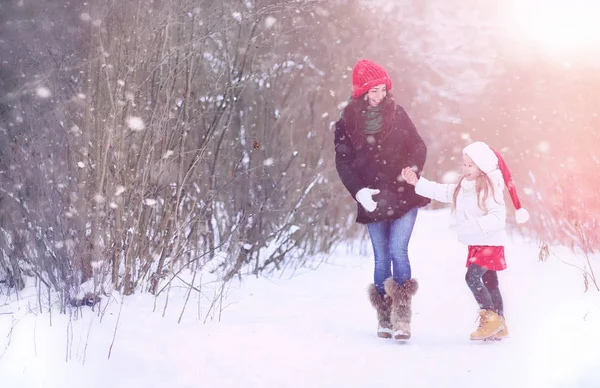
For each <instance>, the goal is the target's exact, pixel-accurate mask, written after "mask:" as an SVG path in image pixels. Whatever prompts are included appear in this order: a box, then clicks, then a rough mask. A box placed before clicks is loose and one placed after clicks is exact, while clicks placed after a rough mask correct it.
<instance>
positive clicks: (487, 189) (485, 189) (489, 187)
mask: <svg viewBox="0 0 600 388" xmlns="http://www.w3.org/2000/svg"><path fill="white" fill-rule="evenodd" d="M463 179H465V177H464V176H463V177H462V178H460V180H459V181H458V184H457V185H456V189H454V194H453V195H452V211H453V212H454V211H455V210H456V199H457V198H458V192H459V191H460V189H461V187H460V184H461V183H462V181H463ZM475 192H476V193H477V206H478V207H479V208H480V209H481V210H483V211H484V213H485V214H487V212H488V208H487V206H486V205H485V201H486V200H487V199H488V197H489V195H490V193H491V194H492V198H494V201H496V192H495V189H494V184H493V183H492V180H491V179H490V177H489V176H487V174H483V173H482V174H480V175H479V176H478V177H477V178H476V179H475Z"/></svg>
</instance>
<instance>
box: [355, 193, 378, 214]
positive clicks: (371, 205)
mask: <svg viewBox="0 0 600 388" xmlns="http://www.w3.org/2000/svg"><path fill="white" fill-rule="evenodd" d="M375 194H379V190H377V189H370V188H368V187H364V188H362V189H360V190H358V192H357V193H356V200H357V201H358V203H360V204H361V205H362V207H364V208H365V210H366V211H368V212H372V211H374V210H375V209H376V208H377V202H375V201H373V196H374V195H375Z"/></svg>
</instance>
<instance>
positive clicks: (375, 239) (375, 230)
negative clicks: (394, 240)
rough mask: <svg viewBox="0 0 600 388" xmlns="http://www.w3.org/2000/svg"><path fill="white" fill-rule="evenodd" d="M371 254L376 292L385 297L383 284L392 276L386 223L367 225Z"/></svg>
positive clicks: (388, 226) (388, 225) (388, 232)
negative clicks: (373, 255)
mask: <svg viewBox="0 0 600 388" xmlns="http://www.w3.org/2000/svg"><path fill="white" fill-rule="evenodd" d="M367 228H368V229H369V236H371V244H372V245H373V253H374V254H375V270H374V273H373V280H374V283H375V287H376V288H377V291H379V293H380V294H381V295H385V289H384V288H383V282H384V281H385V279H387V278H389V277H390V276H392V271H391V268H390V267H391V259H390V223H389V222H388V221H378V222H373V223H370V224H368V225H367Z"/></svg>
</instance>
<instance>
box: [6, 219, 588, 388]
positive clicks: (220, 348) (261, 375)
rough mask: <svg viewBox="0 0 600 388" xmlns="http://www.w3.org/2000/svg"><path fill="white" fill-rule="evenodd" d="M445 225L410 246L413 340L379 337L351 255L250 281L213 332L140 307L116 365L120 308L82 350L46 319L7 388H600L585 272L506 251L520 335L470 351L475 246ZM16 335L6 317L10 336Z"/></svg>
mask: <svg viewBox="0 0 600 388" xmlns="http://www.w3.org/2000/svg"><path fill="white" fill-rule="evenodd" d="M445 217H446V213H445V212H443V211H441V212H431V211H430V212H421V214H420V215H419V220H418V222H417V226H416V229H415V232H414V233H415V234H414V238H413V240H412V242H411V246H410V256H411V261H412V263H413V276H414V277H415V278H417V279H418V280H419V281H420V290H419V292H418V293H417V295H416V296H415V299H414V302H413V303H414V307H413V310H414V316H413V338H412V339H411V340H410V341H409V342H408V343H399V342H395V341H393V340H384V339H379V338H377V337H376V336H375V329H376V320H375V313H374V311H373V310H372V308H371V307H370V305H369V304H368V301H367V298H366V286H367V285H368V283H369V282H370V281H371V270H372V263H371V259H370V257H368V256H357V255H353V254H345V253H343V251H344V249H340V250H339V251H338V253H337V254H336V255H335V256H334V257H333V258H332V260H331V262H330V263H329V264H324V265H323V266H322V267H320V268H319V269H318V270H317V271H314V272H313V271H307V270H304V271H303V272H302V273H300V274H297V276H295V277H293V278H292V279H249V280H248V281H247V282H246V283H245V284H244V285H243V286H242V287H239V288H238V289H236V290H233V291H232V292H231V293H230V295H229V301H230V302H231V303H232V304H231V305H230V306H229V307H228V308H227V309H226V310H225V311H224V313H223V319H222V322H221V323H216V322H214V323H208V324H206V325H202V324H200V323H198V322H197V321H196V320H195V317H194V316H192V315H193V314H192V313H190V314H189V315H186V316H185V318H184V322H182V324H177V323H176V320H177V317H178V315H179V310H178V309H176V308H175V307H173V309H172V311H171V313H170V314H169V315H168V316H167V317H166V318H161V317H160V314H159V313H151V312H150V311H151V303H152V302H151V300H149V299H148V298H147V296H134V297H131V298H129V299H128V300H127V301H126V304H125V307H124V308H123V311H122V314H121V317H120V324H119V328H118V331H117V337H116V340H115V344H114V347H113V349H112V356H111V359H110V360H108V359H107V356H108V350H109V346H110V342H111V339H112V336H113V332H114V328H115V325H116V319H117V316H118V311H119V309H118V305H116V306H114V308H113V309H112V310H113V311H112V315H107V316H105V318H104V320H103V321H102V323H100V322H99V320H98V318H97V317H94V316H92V315H91V314H87V315H86V317H85V319H83V320H80V321H78V322H74V323H73V327H72V331H73V332H74V335H73V338H72V342H71V346H70V347H69V346H67V345H66V344H67V338H69V337H68V333H67V329H66V327H67V324H66V323H67V322H66V317H64V316H63V317H61V316H55V317H53V319H54V322H53V326H52V327H49V326H48V317H47V316H39V317H37V318H36V317H34V316H32V315H31V314H30V315H27V316H25V317H24V318H23V319H22V320H21V321H20V322H19V323H18V324H17V325H16V326H15V330H14V331H13V333H12V335H11V337H10V345H9V346H8V347H7V348H6V349H5V350H3V347H2V348H0V357H1V358H0V381H1V382H2V383H1V386H2V387H11V388H12V387H15V388H17V387H28V388H29V387H61V388H68V387H103V388H106V387H107V386H110V387H111V388H120V387H123V388H125V387H127V388H131V387H138V386H140V387H142V386H143V387H146V388H149V387H174V388H179V387H244V388H250V387H337V386H340V387H399V386H402V387H411V388H413V387H415V388H416V387H476V386H484V387H486V388H493V387H540V388H542V387H543V388H546V387H584V388H592V387H600V372H596V371H593V370H592V368H597V366H598V365H599V364H600V356H599V355H598V349H600V333H599V331H600V330H598V329H599V328H600V295H599V294H598V293H595V294H589V293H588V294H583V293H582V287H583V286H582V280H581V274H580V272H579V271H578V270H577V269H575V268H573V267H571V266H567V265H565V264H563V263H560V262H559V261H558V260H551V261H550V262H547V263H543V264H542V263H538V262H537V249H536V246H535V244H533V245H527V244H526V243H524V242H522V241H520V240H518V241H517V240H516V241H515V242H513V244H511V245H509V246H507V259H508V265H509V269H508V271H506V272H505V273H501V274H500V285H501V290H502V291H503V294H504V299H505V305H506V315H507V321H508V324H509V329H510V331H511V338H510V339H508V340H506V341H503V342H498V343H476V342H475V343H474V342H471V341H469V340H468V336H469V333H470V331H471V330H472V329H473V328H474V327H475V318H476V306H475V302H474V301H473V299H472V296H471V295H470V293H469V291H468V289H467V287H466V285H465V284H464V280H463V278H464V272H465V269H464V252H465V249H464V247H461V246H460V245H458V243H456V242H455V240H454V236H453V235H452V234H451V233H450V232H449V231H448V230H447V229H446V226H445V225H446V219H445ZM432 236H436V237H435V239H433V238H432ZM565 257H566V258H569V257H570V258H572V256H569V254H565ZM572 259H573V258H572ZM573 260H575V259H573ZM170 303H173V304H174V303H175V301H172V302H170ZM0 312H1V311H0ZM586 314H587V315H586ZM584 316H585V319H584ZM9 327H10V324H8V318H6V317H5V316H2V315H0V336H2V337H1V338H3V337H4V336H5V335H3V333H6V332H7V330H8V329H9ZM80 333H83V335H84V336H83V338H81V334H80ZM87 333H90V335H89V338H88V337H87ZM86 343H87V348H86ZM0 345H2V342H0ZM66 349H70V356H71V361H69V362H68V363H67V362H65V358H66ZM84 356H85V362H84ZM6 382H8V383H6Z"/></svg>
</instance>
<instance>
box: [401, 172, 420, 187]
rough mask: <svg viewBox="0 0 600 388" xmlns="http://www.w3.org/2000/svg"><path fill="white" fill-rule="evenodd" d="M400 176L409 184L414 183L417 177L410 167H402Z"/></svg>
mask: <svg viewBox="0 0 600 388" xmlns="http://www.w3.org/2000/svg"><path fill="white" fill-rule="evenodd" d="M402 178H404V180H405V181H406V182H408V184H410V185H413V186H414V185H416V184H417V181H418V180H419V177H418V176H417V174H416V173H415V172H414V171H413V170H412V168H410V167H405V168H403V169H402Z"/></svg>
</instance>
